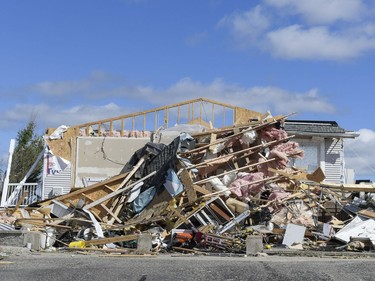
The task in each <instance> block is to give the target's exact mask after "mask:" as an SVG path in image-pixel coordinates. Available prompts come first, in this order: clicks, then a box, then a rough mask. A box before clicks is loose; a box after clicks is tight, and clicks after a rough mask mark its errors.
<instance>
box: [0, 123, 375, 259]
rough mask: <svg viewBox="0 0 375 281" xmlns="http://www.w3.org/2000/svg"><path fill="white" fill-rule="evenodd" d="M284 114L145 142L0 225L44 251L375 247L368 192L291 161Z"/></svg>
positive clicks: (296, 153)
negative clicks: (102, 173)
mask: <svg viewBox="0 0 375 281" xmlns="http://www.w3.org/2000/svg"><path fill="white" fill-rule="evenodd" d="M286 118H287V116H277V117H272V116H268V117H265V118H264V119H263V120H254V121H251V122H249V123H248V124H241V125H236V126H233V127H226V128H222V129H217V130H209V131H206V132H200V133H195V134H188V133H186V132H181V134H180V135H179V136H178V137H176V138H175V139H174V140H173V141H172V142H171V143H170V144H169V145H165V144H161V143H155V142H149V143H147V144H146V145H145V146H144V147H143V148H142V149H139V150H138V151H136V153H134V155H133V156H132V158H131V159H130V160H129V162H128V163H127V164H126V165H125V167H124V168H123V169H122V172H121V173H120V174H119V175H117V176H114V177H111V178H108V179H106V180H104V181H102V182H99V183H96V184H94V185H91V186H88V187H85V188H80V189H76V190H73V191H71V192H70V193H68V194H65V195H61V196H57V197H54V198H52V199H49V200H45V201H42V202H37V203H34V204H32V205H30V206H28V207H26V208H19V207H18V206H16V207H15V208H9V209H7V210H6V211H4V212H3V213H0V223H2V225H8V226H12V227H14V228H16V229H20V228H22V229H27V230H29V231H36V232H39V233H42V236H43V239H44V240H43V243H44V244H43V245H42V248H51V247H53V248H58V249H74V250H76V249H81V250H87V251H90V250H94V251H106V252H116V253H140V252H142V253H145V252H148V253H165V252H170V251H179V252H185V253H235V254H245V253H246V254H256V253H257V252H261V251H263V250H264V249H276V248H277V247H283V248H291V249H301V250H302V249H309V250H311V249H313V250H332V249H334V250H372V245H373V242H375V220H374V218H375V211H373V210H372V208H373V207H374V204H373V198H372V197H371V193H369V194H368V195H367V198H362V199H360V197H359V193H356V189H355V188H358V186H345V185H333V184H327V183H325V182H324V178H325V177H324V174H323V172H322V171H321V169H317V170H316V171H315V172H314V173H312V174H308V173H307V172H305V171H303V170H300V169H297V168H295V167H290V165H289V161H290V158H301V157H303V156H304V151H303V150H301V149H300V148H299V145H298V143H296V142H294V141H293V140H292V139H293V136H288V135H287V133H286V132H285V130H284V121H285V120H286ZM371 192H374V190H372V189H371ZM356 195H357V196H356ZM362 197H363V196H362ZM21 201H22V200H21ZM29 243H31V242H29Z"/></svg>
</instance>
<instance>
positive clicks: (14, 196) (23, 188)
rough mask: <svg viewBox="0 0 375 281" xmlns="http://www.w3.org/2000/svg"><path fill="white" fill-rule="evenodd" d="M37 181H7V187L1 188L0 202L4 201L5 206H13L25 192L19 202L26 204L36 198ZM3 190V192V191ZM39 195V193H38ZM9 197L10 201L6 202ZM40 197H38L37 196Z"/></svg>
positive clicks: (34, 200)
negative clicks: (0, 196)
mask: <svg viewBox="0 0 375 281" xmlns="http://www.w3.org/2000/svg"><path fill="white" fill-rule="evenodd" d="M37 189H38V183H9V184H8V188H5V189H3V194H2V198H1V199H2V200H1V202H6V203H5V204H2V205H6V206H1V207H8V206H15V205H16V204H17V202H18V201H19V200H20V199H21V197H22V195H23V194H25V193H26V196H25V198H24V199H23V200H22V202H21V206H27V205H29V204H31V203H34V202H36V201H37V200H38V194H37ZM4 192H5V193H4ZM39 196H40V194H39ZM10 198H11V202H8V201H9V199H10ZM39 199H40V198H39Z"/></svg>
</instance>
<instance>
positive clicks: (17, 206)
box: [12, 191, 29, 213]
mask: <svg viewBox="0 0 375 281" xmlns="http://www.w3.org/2000/svg"><path fill="white" fill-rule="evenodd" d="M28 194H29V192H28V191H25V192H24V193H22V196H21V198H20V199H19V200H18V201H17V204H16V206H15V207H14V209H13V210H12V213H14V212H16V211H17V210H18V208H19V207H20V206H21V204H22V201H23V200H24V199H25V197H26V196H27V195H28Z"/></svg>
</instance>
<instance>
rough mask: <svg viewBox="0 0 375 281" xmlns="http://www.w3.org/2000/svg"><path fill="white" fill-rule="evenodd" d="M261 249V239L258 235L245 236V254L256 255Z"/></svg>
mask: <svg viewBox="0 0 375 281" xmlns="http://www.w3.org/2000/svg"><path fill="white" fill-rule="evenodd" d="M262 251H263V239H262V236H260V235H253V236H247V237H246V255H256V254H257V253H259V252H262Z"/></svg>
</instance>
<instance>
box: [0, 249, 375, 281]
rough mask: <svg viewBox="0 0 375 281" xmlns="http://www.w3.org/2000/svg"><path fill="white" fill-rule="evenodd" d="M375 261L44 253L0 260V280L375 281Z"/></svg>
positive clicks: (278, 257)
mask: <svg viewBox="0 0 375 281" xmlns="http://www.w3.org/2000/svg"><path fill="white" fill-rule="evenodd" d="M374 264H375V259H374V258H370V259H342V258H340V259H334V258H307V257H280V256H268V257H205V256H198V257H197V256H179V255H178V256H174V255H159V256H157V257H124V256H119V257H107V256H101V255H98V254H90V255H82V254H77V253H74V254H73V253H43V254H34V255H14V256H8V257H6V258H4V259H2V260H0V280H1V281H3V280H4V281H25V280H27V281H44V280H50V281H59V280H64V281H65V280H75V281H83V280H90V281H99V280H100V281H117V280H137V281H140V280H142V281H151V280H158V281H161V280H175V281H176V280H269V281H275V280H304V281H307V280H314V281H318V280H340V281H345V280H356V281H359V280H375V267H374Z"/></svg>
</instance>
